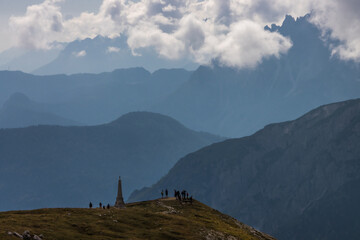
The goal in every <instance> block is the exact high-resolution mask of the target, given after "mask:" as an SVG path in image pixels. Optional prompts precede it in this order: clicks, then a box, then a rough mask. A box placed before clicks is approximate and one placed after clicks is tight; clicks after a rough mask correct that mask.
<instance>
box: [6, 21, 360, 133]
mask: <svg viewBox="0 0 360 240" xmlns="http://www.w3.org/2000/svg"><path fill="white" fill-rule="evenodd" d="M308 18H309V16H305V17H302V18H298V19H296V20H295V19H293V18H292V17H291V16H287V17H286V19H285V21H284V22H283V24H282V26H276V25H272V26H271V27H266V29H268V31H278V32H279V33H281V34H283V35H285V36H289V37H290V38H291V40H292V42H293V47H292V48H291V49H290V50H289V52H288V53H287V54H285V55H281V56H280V57H279V58H276V57H272V58H268V59H264V61H263V62H262V63H261V64H259V65H258V66H257V67H256V68H254V69H242V70H238V69H232V68H228V67H224V66H221V65H220V64H218V63H217V61H216V60H215V61H214V62H213V64H212V65H211V66H201V67H199V68H198V69H197V70H196V71H195V72H189V71H185V70H180V69H176V70H174V69H169V70H161V71H156V72H154V73H153V74H150V73H149V72H148V71H146V70H144V69H143V68H132V69H123V70H116V71H114V72H111V73H102V74H76V75H71V76H65V75H53V76H41V77H40V76H33V75H26V74H22V73H19V72H0V79H1V83H0V84H1V88H2V89H1V90H0V93H1V94H0V103H2V102H4V101H5V100H6V99H7V98H8V97H9V96H10V95H11V94H12V93H14V92H22V93H24V94H26V95H27V96H28V97H29V98H30V99H33V100H34V101H37V102H40V103H51V104H52V108H51V109H50V110H51V112H52V113H53V114H56V115H59V116H62V117H63V118H67V119H72V120H74V121H76V122H81V123H84V124H88V125H93V124H101V123H105V122H108V121H111V120H112V119H115V118H116V117H118V116H119V115H121V114H125V113H127V112H131V111H138V110H146V111H151V112H159V113H162V114H165V115H169V116H171V117H173V118H175V119H177V120H179V121H180V122H182V123H183V124H184V125H185V126H187V127H189V128H191V129H195V130H200V131H207V132H212V133H215V134H219V135H222V136H228V137H239V136H244V135H249V134H252V133H254V132H255V131H257V130H258V129H260V128H262V127H263V126H265V125H266V124H269V123H272V122H279V121H285V120H290V119H294V118H296V117H299V116H300V115H301V114H304V113H305V112H306V111H309V110H310V109H312V108H315V107H317V106H319V105H322V104H326V103H329V102H336V101H342V100H347V99H352V98H356V97H360V81H359V79H360V70H359V69H360V68H359V65H358V64H356V63H354V62H344V61H340V60H339V59H338V57H337V56H331V53H330V50H329V48H328V46H327V44H330V43H328V42H324V41H323V40H321V36H322V35H321V32H320V30H319V29H317V28H316V27H315V26H314V25H313V24H311V23H309V22H308ZM112 41H114V42H112ZM116 41H118V40H109V39H106V38H101V37H98V38H95V39H93V40H90V39H87V40H84V41H78V42H74V43H71V44H69V46H68V47H67V48H65V50H64V51H63V53H62V54H61V56H59V58H58V59H57V60H56V61H58V63H57V64H55V63H53V64H50V65H49V66H48V67H49V68H50V66H51V67H52V68H56V67H58V68H59V69H61V68H62V67H65V68H66V67H67V66H68V67H73V66H74V67H75V66H79V64H80V65H82V64H84V65H85V66H88V67H90V68H92V69H96V67H97V66H95V65H99V67H100V68H101V64H97V63H96V61H98V62H100V63H103V62H104V63H107V62H112V61H116V62H118V61H120V60H116V59H117V58H116V59H112V58H110V60H104V59H103V58H102V55H101V54H103V53H104V52H105V51H106V46H113V45H114V46H117V45H116V44H120V45H121V44H126V43H125V42H124V41H125V40H122V42H120V43H117V42H116ZM102 43H104V44H105V45H104V46H105V47H104V46H102ZM85 46H87V47H86V50H87V51H88V52H87V54H86V55H85V56H84V57H85V58H76V57H75V56H74V55H73V53H80V52H81V51H82V49H85ZM93 46H95V47H93ZM99 49H100V50H99ZM120 49H121V47H120ZM88 54H89V55H88ZM121 54H122V53H121ZM121 54H120V55H121ZM124 54H125V53H124ZM126 54H130V53H129V51H128V50H127V53H126ZM100 55H101V56H100ZM86 56H87V57H88V58H86ZM121 56H122V55H121ZM124 56H125V55H124ZM143 56H146V55H143ZM119 57H120V56H119ZM134 58H135V57H134ZM81 59H83V60H84V62H82V61H83V60H81ZM126 59H127V60H121V61H124V62H125V63H127V62H131V61H132V60H131V59H132V58H126ZM146 59H147V58H146ZM87 61H92V63H88V62H87ZM147 62H150V63H152V61H148V60H147ZM155 62H156V61H155ZM105 65H108V64H105ZM108 66H112V65H111V64H110V65H108ZM76 68H77V67H76ZM79 68H80V67H79ZM44 71H45V70H44ZM61 71H65V69H62V70H61Z"/></svg>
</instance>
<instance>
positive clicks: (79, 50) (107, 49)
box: [32, 36, 198, 75]
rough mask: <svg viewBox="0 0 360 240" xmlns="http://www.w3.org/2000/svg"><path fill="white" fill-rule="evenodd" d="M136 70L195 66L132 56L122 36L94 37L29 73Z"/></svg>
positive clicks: (144, 52) (142, 53)
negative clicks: (141, 68)
mask: <svg viewBox="0 0 360 240" xmlns="http://www.w3.org/2000/svg"><path fill="white" fill-rule="evenodd" d="M139 66H141V67H143V68H145V69H147V70H148V71H151V72H154V71H156V70H158V69H162V68H167V69H171V68H185V69H190V70H194V69H196V68H197V67H198V64H195V63H192V62H191V61H189V60H186V59H183V60H169V59H164V58H161V57H159V56H158V54H157V53H156V51H155V50H153V49H141V50H137V51H136V54H134V52H133V51H132V50H131V49H130V48H129V46H128V44H127V38H126V37H124V36H121V37H118V38H115V39H110V38H106V37H102V36H97V37H95V38H93V39H90V38H87V39H84V40H77V41H74V42H71V43H69V44H68V45H67V46H66V47H65V48H64V49H63V50H62V51H61V52H60V53H59V54H58V56H57V57H56V58H55V59H54V60H52V61H50V62H49V63H47V64H44V66H41V67H39V68H38V69H36V70H34V71H32V73H33V74H38V75H54V74H76V73H101V72H109V71H113V70H114V69H119V68H122V69H123V68H134V67H139Z"/></svg>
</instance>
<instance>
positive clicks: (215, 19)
mask: <svg viewBox="0 0 360 240" xmlns="http://www.w3.org/2000/svg"><path fill="white" fill-rule="evenodd" d="M61 1H63V0H45V1H44V2H43V3H41V4H38V5H32V6H29V7H28V8H27V11H26V13H25V15H24V16H13V17H11V18H10V26H11V28H12V29H13V32H14V33H15V34H16V37H17V39H18V44H19V45H22V46H26V47H28V48H38V49H50V48H52V47H54V43H55V42H71V41H74V40H76V39H85V38H94V37H96V36H97V35H102V36H105V37H109V38H115V37H118V36H120V35H125V36H127V39H128V45H129V47H130V48H131V50H132V51H133V54H134V55H137V54H138V53H137V51H138V50H139V49H142V48H153V49H155V50H156V51H157V53H158V54H159V56H160V57H163V58H167V59H181V58H189V60H191V61H195V62H198V63H200V64H206V63H209V62H210V61H211V60H212V59H218V60H220V62H221V63H223V64H225V65H227V66H233V67H240V68H242V67H254V66H256V64H257V63H259V62H261V60H262V59H263V58H266V57H269V56H279V55H280V54H284V53H286V52H287V51H288V49H289V48H291V46H292V44H291V40H290V39H288V38H286V37H284V36H282V35H280V34H279V33H276V32H274V33H271V32H268V31H265V30H264V26H265V25H267V24H271V23H274V22H275V23H280V22H281V20H282V19H283V18H284V16H285V15H286V14H291V15H292V16H294V17H297V16H303V15H305V14H307V13H309V12H311V13H312V21H313V23H314V24H316V25H317V26H318V27H319V28H320V29H322V30H323V32H324V35H325V34H327V35H326V36H328V37H329V38H331V39H334V40H337V41H338V42H339V44H337V45H332V46H331V48H332V51H333V54H334V55H338V56H340V58H341V59H344V60H348V59H352V60H356V61H359V60H360V22H359V21H360V16H359V14H358V12H359V10H360V2H359V1H358V0H313V1H310V0H302V1H292V0H138V1H132V0H103V2H102V4H101V6H100V7H99V11H98V12H97V13H93V12H83V13H82V14H81V15H80V16H77V17H74V18H70V19H64V17H63V16H62V13H61V8H60V7H59V3H60V2H61ZM114 50H115V48H113V49H109V52H116V51H114Z"/></svg>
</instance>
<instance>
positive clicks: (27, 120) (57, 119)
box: [0, 93, 81, 128]
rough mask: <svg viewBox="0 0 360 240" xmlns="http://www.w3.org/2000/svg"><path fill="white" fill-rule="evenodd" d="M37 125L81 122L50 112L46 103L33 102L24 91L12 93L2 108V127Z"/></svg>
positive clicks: (74, 124) (0, 111) (0, 120)
mask: <svg viewBox="0 0 360 240" xmlns="http://www.w3.org/2000/svg"><path fill="white" fill-rule="evenodd" d="M36 125H59V126H78V125H81V124H80V123H77V122H75V121H71V120H69V119H65V118H63V117H61V116H58V115H56V114H53V113H51V112H48V111H47V107H46V105H42V104H39V103H36V102H33V101H31V100H30V99H29V98H28V97H27V96H26V95H24V94H22V93H14V94H13V95H11V97H10V98H9V100H8V101H6V102H5V103H4V105H3V107H2V108H1V109H0V128H21V127H29V126H36Z"/></svg>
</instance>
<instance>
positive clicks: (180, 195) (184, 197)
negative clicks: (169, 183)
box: [161, 189, 193, 203]
mask: <svg viewBox="0 0 360 240" xmlns="http://www.w3.org/2000/svg"><path fill="white" fill-rule="evenodd" d="M164 193H165V197H166V198H167V197H168V195H169V191H168V190H167V189H165V192H164V190H161V198H164ZM174 197H175V198H176V199H177V200H179V201H180V202H190V203H192V201H193V197H192V196H190V197H189V193H188V192H187V191H186V190H182V191H181V192H180V191H178V190H176V189H174Z"/></svg>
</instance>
